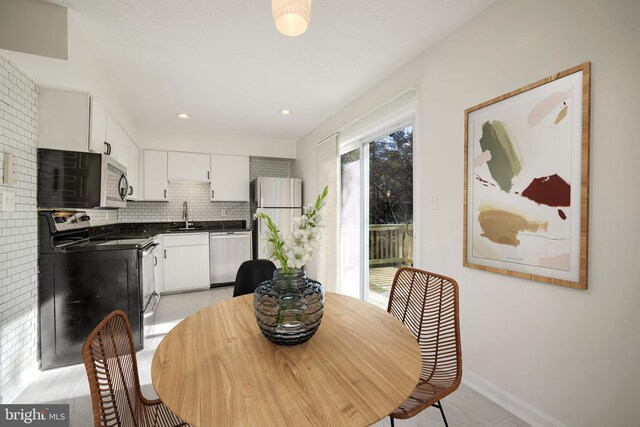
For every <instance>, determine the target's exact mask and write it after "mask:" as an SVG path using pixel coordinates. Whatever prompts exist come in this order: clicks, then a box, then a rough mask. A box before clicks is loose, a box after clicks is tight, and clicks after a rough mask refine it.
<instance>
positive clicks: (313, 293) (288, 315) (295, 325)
mask: <svg viewBox="0 0 640 427" xmlns="http://www.w3.org/2000/svg"><path fill="white" fill-rule="evenodd" d="M253 295H254V298H253V307H254V309H255V314H256V320H257V322H258V326H260V330H261V331H262V333H263V334H264V336H265V337H267V338H268V339H269V340H270V341H271V342H273V343H275V344H279V345H296V344H302V343H303V342H305V341H307V340H308V339H309V338H311V337H312V336H313V334H315V333H316V331H317V330H318V327H319V326H320V321H321V320H322V313H323V311H324V287H323V286H322V285H321V284H320V283H319V282H316V281H315V280H311V279H307V278H306V276H305V274H304V270H302V269H293V270H291V271H290V272H288V273H285V272H284V271H282V270H280V269H278V270H276V271H275V272H274V273H273V279H271V280H267V281H266V282H262V283H261V284H260V286H258V288H256V290H255V292H254V294H253Z"/></svg>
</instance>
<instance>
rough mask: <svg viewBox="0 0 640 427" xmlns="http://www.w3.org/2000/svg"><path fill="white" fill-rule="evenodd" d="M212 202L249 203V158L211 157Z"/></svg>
mask: <svg viewBox="0 0 640 427" xmlns="http://www.w3.org/2000/svg"><path fill="white" fill-rule="evenodd" d="M210 196H211V201H212V202H218V201H220V202H248V201H249V157H247V156H227V155H221V154H212V155H211V194H210Z"/></svg>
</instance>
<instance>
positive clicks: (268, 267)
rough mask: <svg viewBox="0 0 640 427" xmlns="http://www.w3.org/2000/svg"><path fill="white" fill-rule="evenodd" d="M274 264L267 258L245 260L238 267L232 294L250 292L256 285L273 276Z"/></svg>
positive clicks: (236, 295) (237, 294) (237, 295)
mask: <svg viewBox="0 0 640 427" xmlns="http://www.w3.org/2000/svg"><path fill="white" fill-rule="evenodd" d="M274 271H276V265H275V264H274V263H272V262H271V261H269V260H268V259H252V260H249V261H245V262H243V263H242V264H241V265H240V268H238V273H237V274H236V284H235V286H234V288H233V296H234V297H239V296H241V295H246V294H252V293H253V292H254V291H255V290H256V288H257V287H258V285H259V284H260V283H262V282H264V281H265V280H269V279H271V278H272V277H273V272H274Z"/></svg>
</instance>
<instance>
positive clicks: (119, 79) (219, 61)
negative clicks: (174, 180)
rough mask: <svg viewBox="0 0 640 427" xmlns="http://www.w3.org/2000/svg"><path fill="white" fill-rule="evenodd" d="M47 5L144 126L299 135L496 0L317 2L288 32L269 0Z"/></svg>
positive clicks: (86, 0) (110, 0) (65, 1)
mask: <svg viewBox="0 0 640 427" xmlns="http://www.w3.org/2000/svg"><path fill="white" fill-rule="evenodd" d="M49 1H51V2H53V3H57V4H60V5H63V6H66V7H67V8H69V9H70V10H72V11H74V12H72V13H74V14H75V15H76V17H77V19H78V20H79V21H80V22H79V25H80V27H81V29H82V31H83V32H84V35H85V36H86V38H87V39H88V41H89V43H90V44H91V45H92V46H93V48H94V49H95V51H96V53H97V54H98V56H99V57H100V58H101V59H102V61H103V64H102V65H103V67H105V69H106V71H107V73H108V74H109V75H110V77H111V78H112V79H113V81H112V84H113V85H114V86H115V87H117V88H119V90H120V94H119V95H120V97H121V98H123V100H124V101H125V102H126V103H127V104H128V106H129V108H130V110H131V112H132V113H133V114H134V115H135V119H136V120H137V122H138V125H139V127H140V128H144V127H147V126H150V127H154V128H155V129H156V130H157V129H161V128H162V127H164V126H170V127H174V126H175V125H176V123H175V121H176V120H178V119H177V118H176V113H178V112H187V113H189V114H191V116H192V117H193V118H192V119H191V120H190V121H189V122H188V123H187V124H184V125H186V127H187V128H188V129H192V130H199V131H213V132H221V133H233V134H245V135H255V136H264V137H269V138H284V139H291V140H296V139H298V138H300V137H302V136H304V135H305V134H306V133H308V132H309V131H311V130H312V129H313V128H314V127H315V126H317V125H318V124H320V123H321V122H322V121H323V120H324V119H326V118H327V117H329V116H330V115H331V114H333V113H335V112H336V111H338V110H339V109H340V108H341V107H343V106H345V105H347V104H348V103H349V102H350V101H352V100H354V99H355V98H356V97H358V96H359V95H361V94H362V93H364V92H365V91H366V90H367V89H369V88H371V87H372V86H373V85H375V84H376V83H377V82H379V81H380V80H382V79H383V78H384V77H385V76H387V75H388V74H390V73H391V72H393V71H394V70H396V69H398V68H400V67H401V66H402V65H403V64H405V63H406V62H407V61H409V60H410V59H412V58H414V57H415V56H417V55H418V54H419V53H420V52H422V51H423V50H425V49H426V48H428V47H429V46H431V45H433V44H434V43H435V42H437V41H438V40H439V39H440V38H442V37H443V36H445V35H446V34H448V33H449V32H451V31H452V30H453V29H455V28H456V27H458V26H459V25H461V24H462V23H464V22H465V21H466V20H468V19H469V18H471V17H472V16H474V15H475V14H477V13H479V12H480V11H481V10H482V9H484V8H485V7H486V6H488V5H489V4H490V3H492V1H493V0H313V5H312V7H313V10H312V18H311V25H310V26H309V30H308V31H307V33H305V34H304V35H302V36H300V37H296V38H289V37H286V36H283V35H281V34H279V33H278V32H277V31H276V30H275V28H274V25H273V20H272V17H271V2H270V1H269V0H226V1H222V0H189V1H184V0H180V1H177V0H49ZM282 108H288V109H291V110H293V112H294V115H293V116H291V117H289V118H283V117H280V116H279V114H278V111H279V110H280V109H282Z"/></svg>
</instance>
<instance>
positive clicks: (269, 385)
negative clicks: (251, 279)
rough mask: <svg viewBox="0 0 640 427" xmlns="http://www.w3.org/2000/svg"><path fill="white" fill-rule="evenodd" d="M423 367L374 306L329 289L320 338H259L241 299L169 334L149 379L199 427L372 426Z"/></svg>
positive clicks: (247, 303) (399, 330)
mask: <svg viewBox="0 0 640 427" xmlns="http://www.w3.org/2000/svg"><path fill="white" fill-rule="evenodd" d="M420 367H421V357H420V348H419V347H418V344H417V342H416V340H415V338H414V337H413V335H412V334H411V333H410V332H409V330H408V329H407V328H406V327H405V326H404V325H403V324H402V323H401V322H400V321H398V320H397V319H396V318H395V317H393V316H392V315H390V314H388V313H387V312H386V311H384V310H382V309H380V308H377V307H375V306H373V305H372V304H369V303H366V302H363V301H360V300H357V299H355V298H351V297H347V296H344V295H338V294H334V293H327V294H326V303H325V311H324V316H323V318H322V323H321V325H320V329H318V332H316V334H315V335H314V336H313V337H312V338H311V339H310V340H309V341H307V342H306V343H304V344H300V345H297V346H291V347H284V346H278V345H275V344H273V343H271V342H270V341H268V340H267V339H266V338H265V337H264V336H263V335H262V333H261V332H260V329H259V328H258V325H257V323H256V319H255V315H254V312H253V295H245V296H243V297H237V298H233V299H231V300H227V301H223V302H220V303H217V304H213V305H211V306H208V307H206V308H204V309H202V310H200V311H198V312H196V313H194V314H193V315H191V316H189V317H187V318H186V319H184V320H183V321H182V322H180V323H179V324H178V325H177V326H176V327H175V328H173V329H172V330H171V331H170V332H169V333H168V334H167V336H166V337H165V338H164V339H163V340H162V342H161V343H160V345H159V346H158V349H157V350H156V353H155V354H154V356H153V362H152V365H151V376H152V381H153V385H154V387H155V389H156V392H157V393H158V396H159V397H160V399H162V401H163V402H164V403H165V404H166V405H167V406H168V407H169V409H171V410H172V411H173V412H174V413H175V414H176V415H178V416H180V417H181V418H182V419H184V420H185V421H187V422H189V423H190V424H192V425H194V426H197V427H208V426H232V425H233V426H329V425H330V426H347V425H348V426H367V425H370V424H373V423H375V422H376V421H378V420H380V419H382V418H384V417H385V416H387V415H388V414H389V413H391V412H392V411H393V410H394V409H395V408H396V407H397V406H398V405H400V404H401V403H402V402H404V400H405V399H406V398H407V396H408V395H409V394H410V393H411V391H413V389H414V387H415V385H416V384H417V382H418V379H419V376H420Z"/></svg>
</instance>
